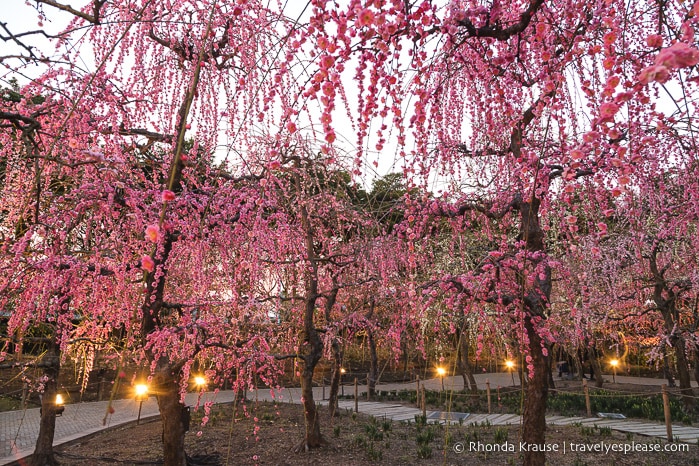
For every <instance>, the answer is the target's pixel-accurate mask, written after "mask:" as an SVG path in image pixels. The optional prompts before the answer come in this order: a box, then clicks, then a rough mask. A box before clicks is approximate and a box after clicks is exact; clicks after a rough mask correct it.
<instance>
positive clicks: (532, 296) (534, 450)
mask: <svg viewBox="0 0 699 466" xmlns="http://www.w3.org/2000/svg"><path fill="white" fill-rule="evenodd" d="M540 204H541V203H540V201H539V199H537V198H536V197H532V198H531V199H530V200H529V201H528V202H524V201H520V202H519V210H520V215H521V222H522V223H521V226H520V231H521V232H522V237H523V238H524V240H525V242H526V248H527V251H528V252H529V253H535V254H539V253H544V252H545V247H544V232H543V230H542V229H541V224H540V222H539V206H540ZM543 256H544V255H541V256H540V258H536V257H532V259H530V260H531V263H528V264H527V263H525V264H524V265H525V266H526V267H524V274H523V275H522V276H521V277H520V286H521V287H522V290H523V292H524V295H523V296H524V297H523V302H522V304H521V305H522V309H521V312H522V319H523V320H524V322H523V324H524V331H525V332H526V335H527V337H528V340H529V345H528V355H529V356H530V357H531V360H530V361H528V362H527V365H531V370H530V371H529V380H528V381H527V385H526V388H524V390H526V396H525V399H524V412H523V415H522V441H523V442H524V444H525V446H526V449H525V451H524V463H523V464H524V466H543V465H544V464H546V453H545V451H544V447H545V445H544V441H545V437H546V399H547V397H548V377H549V373H550V367H548V364H547V362H548V359H547V358H546V357H545V356H544V349H543V346H542V345H543V341H542V339H541V337H540V336H539V333H538V331H537V324H536V323H535V321H533V319H536V320H539V321H543V320H545V319H546V316H547V310H548V306H549V298H550V296H551V269H550V267H549V266H548V264H546V263H543V264H541V261H544V260H545V257H543ZM537 268H539V269H540V271H539V272H536V275H535V277H533V280H532V281H531V282H530V277H528V276H527V274H528V273H534V272H533V270H536V269H537ZM525 360H526V359H525Z"/></svg>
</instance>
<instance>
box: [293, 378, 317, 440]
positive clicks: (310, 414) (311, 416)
mask: <svg viewBox="0 0 699 466" xmlns="http://www.w3.org/2000/svg"><path fill="white" fill-rule="evenodd" d="M302 366H303V367H302V369H301V397H302V398H301V403H302V405H303V417H304V420H305V422H306V433H305V435H304V439H303V441H302V442H301V443H300V444H299V445H298V446H297V447H296V449H295V451H296V452H297V453H300V452H302V451H308V450H310V449H311V448H318V447H320V446H322V445H323V443H324V440H323V437H322V436H321V435H320V420H319V419H318V408H317V407H316V404H315V401H314V399H313V372H314V370H315V364H312V365H310V364H308V365H307V364H302Z"/></svg>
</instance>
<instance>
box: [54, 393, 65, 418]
mask: <svg viewBox="0 0 699 466" xmlns="http://www.w3.org/2000/svg"><path fill="white" fill-rule="evenodd" d="M65 409H66V407H65V401H64V400H63V395H61V394H60V393H58V394H56V416H61V415H63V411H65Z"/></svg>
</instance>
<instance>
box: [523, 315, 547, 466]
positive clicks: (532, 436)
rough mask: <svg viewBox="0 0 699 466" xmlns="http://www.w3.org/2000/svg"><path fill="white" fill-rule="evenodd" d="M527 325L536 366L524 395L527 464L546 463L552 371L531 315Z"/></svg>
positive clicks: (524, 433) (541, 465) (528, 465)
mask: <svg viewBox="0 0 699 466" xmlns="http://www.w3.org/2000/svg"><path fill="white" fill-rule="evenodd" d="M525 329H526V332H527V336H528V337H529V346H530V347H529V356H531V358H532V361H531V363H532V365H533V366H534V371H533V373H532V372H530V373H529V383H528V384H527V388H526V396H525V398H524V413H523V416H522V442H523V443H524V444H525V445H526V450H525V451H524V463H523V464H524V465H525V466H543V465H544V464H546V455H545V453H544V451H543V448H544V442H545V434H546V399H547V397H548V380H547V379H548V374H549V371H547V368H546V358H545V357H544V354H543V351H542V349H541V337H540V336H539V334H538V333H537V332H536V329H535V328H534V326H533V324H532V323H531V319H530V317H528V316H527V317H525Z"/></svg>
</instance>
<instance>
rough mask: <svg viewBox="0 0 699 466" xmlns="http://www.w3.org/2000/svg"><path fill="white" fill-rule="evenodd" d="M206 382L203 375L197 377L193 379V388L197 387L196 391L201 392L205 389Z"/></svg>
mask: <svg viewBox="0 0 699 466" xmlns="http://www.w3.org/2000/svg"><path fill="white" fill-rule="evenodd" d="M206 384H207V380H206V377H204V376H203V375H197V376H195V377H194V386H195V387H197V389H198V390H203V389H205V388H206Z"/></svg>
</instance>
